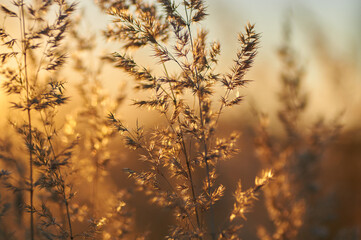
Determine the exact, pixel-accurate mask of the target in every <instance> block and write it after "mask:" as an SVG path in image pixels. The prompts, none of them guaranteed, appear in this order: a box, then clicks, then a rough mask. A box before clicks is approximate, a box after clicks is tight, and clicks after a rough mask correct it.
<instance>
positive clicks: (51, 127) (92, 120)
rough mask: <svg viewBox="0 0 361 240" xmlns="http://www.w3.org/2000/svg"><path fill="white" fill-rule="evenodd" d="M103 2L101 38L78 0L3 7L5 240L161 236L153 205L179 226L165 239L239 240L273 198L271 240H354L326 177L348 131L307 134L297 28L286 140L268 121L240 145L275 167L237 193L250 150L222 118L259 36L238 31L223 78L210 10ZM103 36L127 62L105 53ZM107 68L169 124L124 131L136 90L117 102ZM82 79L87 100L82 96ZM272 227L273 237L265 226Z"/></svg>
mask: <svg viewBox="0 0 361 240" xmlns="http://www.w3.org/2000/svg"><path fill="white" fill-rule="evenodd" d="M97 4H98V7H99V9H100V10H102V11H103V12H104V13H105V14H107V15H108V17H109V18H111V19H112V22H111V23H110V24H109V26H108V28H107V29H106V30H104V32H103V36H102V38H101V37H100V34H101V33H90V32H86V33H85V34H84V33H82V31H80V30H79V29H80V28H81V26H82V25H83V24H84V22H83V16H82V15H81V14H80V15H79V16H77V17H75V16H74V14H75V13H74V12H75V10H76V8H77V4H75V3H69V2H68V1H65V0H54V1H50V0H49V1H40V0H33V1H23V0H16V1H13V2H11V3H10V2H9V3H7V4H6V6H5V5H4V6H1V11H2V13H1V14H2V15H0V16H1V21H2V22H1V25H2V26H1V28H0V41H1V44H2V45H3V47H2V48H1V53H0V62H1V66H0V73H1V84H2V87H3V91H4V92H6V93H7V94H8V99H9V101H10V102H11V103H12V108H11V109H9V111H10V113H11V118H10V119H9V123H8V125H7V126H8V129H7V131H3V132H1V134H0V181H1V184H2V185H1V187H0V189H1V192H0V239H30V240H34V239H104V240H109V239H137V240H143V239H159V235H156V234H155V233H154V232H156V230H155V229H152V226H153V225H151V224H149V225H147V226H144V225H145V224H143V225H142V226H140V225H141V222H145V221H147V219H146V220H142V221H140V220H139V218H140V216H143V215H142V214H144V212H147V211H144V209H153V210H154V209H155V210H154V211H155V212H161V214H164V215H167V217H168V218H167V220H169V221H167V224H166V225H164V226H162V228H163V229H162V232H163V233H165V232H166V234H163V235H162V238H165V239H204V240H206V239H211V240H215V239H219V240H226V239H241V236H242V228H243V227H247V224H248V223H249V222H248V219H247V218H246V217H247V216H248V215H249V214H250V212H251V211H252V208H253V207H254V205H255V201H256V200H258V197H259V196H261V197H260V199H261V201H263V200H264V202H265V206H266V208H265V209H263V210H261V211H263V213H262V214H261V217H262V219H257V226H253V229H255V228H258V236H259V239H262V240H270V239H274V240H286V239H331V236H332V237H334V236H341V238H342V236H346V235H347V234H345V233H344V231H346V230H345V229H347V228H346V227H348V226H341V227H338V228H337V230H332V227H333V226H334V225H332V224H333V223H332V219H331V217H332V216H336V215H333V214H334V212H335V211H334V209H332V210H330V209H326V208H329V206H330V205H326V204H331V202H333V201H336V200H335V198H334V196H332V193H333V189H330V188H326V187H325V186H324V185H323V184H324V182H323V181H322V179H321V175H322V171H321V167H322V166H323V165H322V164H323V161H324V160H323V159H324V153H325V152H327V150H328V149H329V148H330V146H332V144H333V143H334V141H335V140H336V139H337V137H338V136H339V135H340V134H341V131H340V124H339V122H338V121H335V123H332V124H326V123H325V121H324V120H323V119H322V118H320V120H318V121H317V122H315V123H313V124H310V125H307V124H305V123H308V121H305V120H304V119H303V116H304V114H305V111H306V109H307V106H308V105H309V101H310V100H309V95H308V94H307V91H306V90H305V88H304V86H303V83H304V73H305V68H302V67H300V65H301V64H300V62H299V61H298V56H297V55H296V54H295V51H294V50H293V47H292V44H291V43H292V41H291V27H290V25H286V27H285V34H284V43H283V44H282V46H281V48H280V49H279V56H280V59H281V62H282V63H283V66H282V69H281V77H280V80H281V90H279V94H278V96H279V100H280V104H281V107H280V109H279V111H278V113H277V114H278V117H279V118H278V119H279V122H280V123H281V125H282V127H283V130H284V134H283V135H282V136H279V135H277V134H276V135H273V134H271V133H270V132H269V126H272V124H271V123H269V119H268V117H267V114H258V116H257V117H259V124H258V126H257V127H256V128H257V131H255V132H256V137H255V139H254V138H252V137H251V135H247V134H246V135H245V136H242V137H243V140H244V141H249V142H253V141H255V142H256V144H255V145H256V146H255V151H256V152H257V153H258V157H259V159H260V160H261V163H262V168H263V169H266V170H262V169H259V172H260V176H259V177H257V176H252V182H254V184H253V185H252V186H247V185H248V184H247V181H246V183H245V184H244V181H242V184H241V179H242V180H243V179H244V177H243V176H242V175H241V173H237V179H236V180H235V181H233V182H232V184H229V183H227V182H223V181H222V180H223V179H225V178H224V176H222V174H223V173H224V171H222V168H223V166H225V165H226V164H228V163H227V162H226V161H227V160H231V159H233V160H234V159H237V163H238V161H243V159H239V160H238V158H239V155H238V153H239V152H240V149H241V148H242V147H243V145H242V144H241V141H239V138H240V135H241V134H240V133H239V132H238V131H237V129H223V128H221V127H220V122H221V121H222V120H224V113H225V112H226V111H231V109H232V110H237V109H238V108H237V106H238V105H240V104H242V102H243V101H244V99H245V98H244V97H243V96H242V95H241V93H242V92H243V91H245V90H244V88H245V86H246V85H247V84H248V83H250V80H248V79H247V78H246V74H247V73H248V71H249V70H250V69H251V68H252V66H253V64H254V61H255V59H256V56H257V53H258V49H259V45H260V34H259V33H258V32H257V31H256V27H255V25H253V24H250V23H248V24H247V25H246V26H245V28H244V30H243V31H242V32H240V33H239V34H238V51H237V52H236V53H235V56H233V65H232V66H231V67H230V68H229V70H228V71H226V72H220V71H219V70H218V69H219V68H218V66H219V61H218V58H219V57H220V55H221V44H220V43H219V42H217V41H209V40H208V39H207V36H208V31H207V29H205V28H204V25H205V24H204V19H206V18H207V17H208V13H207V7H206V3H205V1H202V0H179V1H172V0H158V1H141V0H134V1H118V0H99V1H97ZM14 23H16V25H15V26H17V27H16V29H14V28H10V26H13V24H14ZM104 37H105V38H106V40H108V41H109V42H112V44H113V45H115V46H117V47H118V49H120V50H119V52H114V53H112V54H105V55H103V56H101V57H98V56H97V55H99V49H101V50H103V49H102V48H103V47H104V45H105V44H104ZM144 49H145V51H144V52H151V57H152V61H153V62H152V63H151V66H152V69H150V68H148V67H143V66H142V65H141V64H140V62H142V59H140V57H139V55H137V54H135V56H138V57H132V56H131V53H135V52H138V51H143V50H144ZM109 67H112V68H113V67H114V68H116V69H120V70H121V71H123V72H125V73H127V74H128V77H127V78H126V81H129V80H134V85H135V90H136V91H137V93H138V96H141V99H140V100H134V101H133V107H134V108H139V109H141V111H143V110H147V111H151V112H153V113H154V116H155V115H157V117H158V118H157V119H159V121H158V122H157V123H156V124H154V125H152V126H150V127H143V125H142V124H143V123H144V122H146V120H145V119H142V118H140V119H139V120H138V121H137V122H136V123H135V127H134V128H132V127H128V125H132V124H133V123H126V122H125V121H123V120H121V119H123V118H124V116H126V114H128V113H127V112H124V111H123V110H122V109H123V108H122V106H123V105H124V103H125V102H126V101H124V100H126V99H130V98H132V95H131V94H130V93H129V94H128V92H131V91H129V89H127V88H121V90H120V91H119V92H118V93H117V95H116V96H112V94H110V93H108V91H107V90H109V89H107V88H106V84H105V79H103V77H104V73H105V72H106V71H108V70H109ZM70 68H71V70H69V69H70ZM64 69H65V70H64ZM68 70H69V71H68ZM68 72H71V76H70V77H68V76H69V74H68ZM73 79H75V82H76V83H77V84H76V90H77V91H76V92H75V94H74V96H71V98H70V96H68V95H67V93H68V92H69V91H67V90H70V89H71V86H72V85H71V84H72V83H74V82H73V81H74V80H73ZM69 83H70V84H69ZM74 85H75V84H73V86H74ZM115 85H116V84H113V85H112V86H111V87H112V88H113V87H114V86H115ZM119 85H121V84H119ZM130 85H131V84H130ZM110 90H112V89H110ZM70 101H72V102H76V103H75V104H73V105H72V106H75V105H76V106H75V107H74V109H72V111H71V112H67V114H66V116H65V117H64V116H63V115H62V114H61V109H62V107H63V106H64V105H65V104H66V103H67V102H70ZM118 116H119V117H118ZM233 121H239V119H234V120H233ZM237 124H238V125H239V126H241V127H239V128H250V129H251V128H252V127H253V128H254V127H255V126H254V125H257V123H256V124H255V122H252V123H248V122H241V121H240V122H239V123H237ZM228 133H229V134H228ZM127 148H128V149H127ZM129 149H130V150H129ZM242 150H243V151H246V152H251V153H250V154H254V153H253V149H242ZM136 160H138V162H139V164H138V163H134V162H136ZM120 169H123V171H120ZM123 175H124V176H125V177H122V176H123ZM126 177H129V178H130V179H131V180H127V179H126ZM253 179H254V180H253ZM244 185H245V186H246V187H247V188H245V187H244ZM226 186H227V188H226ZM261 190H264V193H263V194H262V193H261ZM144 196H145V197H144ZM140 205H142V207H140V208H137V207H135V206H140ZM143 205H144V206H143ZM151 205H154V206H155V207H152V206H151ZM323 205H324V206H326V207H324V208H322V206H323ZM153 210H152V211H153ZM140 211H143V212H140ZM220 211H222V214H219V212H220ZM161 214H160V215H161ZM335 214H336V213H335ZM267 215H268V216H267ZM158 219H160V221H161V217H159V218H158V216H151V219H150V220H149V222H150V221H157V220H158ZM265 219H269V220H270V226H268V225H264V226H259V225H262V224H261V223H264V222H265ZM330 219H331V220H330ZM340 229H341V230H340ZM339 230H340V231H339ZM254 232H255V233H254V235H252V236H255V235H256V231H254ZM347 233H348V232H347ZM155 236H156V237H155ZM357 236H358V235H357V233H356V234H355V235H354V236H352V237H354V238H353V239H357ZM336 239H337V238H336ZM351 239H352V238H351Z"/></svg>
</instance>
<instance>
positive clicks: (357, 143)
mask: <svg viewBox="0 0 361 240" xmlns="http://www.w3.org/2000/svg"><path fill="white" fill-rule="evenodd" d="M7 2H8V1H4V0H2V1H0V3H1V4H7ZM206 5H207V6H208V13H209V16H208V17H207V19H206V20H205V21H204V22H203V23H202V25H200V26H199V27H205V28H206V29H207V30H208V31H209V35H208V41H209V42H210V41H211V40H219V41H220V43H221V57H220V64H219V67H218V70H220V71H224V72H225V71H227V70H228V69H229V68H230V66H231V65H232V61H233V58H234V55H235V52H236V49H237V33H238V32H240V31H242V30H243V29H244V26H245V25H246V24H247V22H250V23H252V24H255V25H256V31H257V32H259V33H261V36H262V37H261V48H260V49H259V51H258V56H257V58H256V61H255V64H254V67H253V68H252V69H251V71H250V72H249V73H248V74H247V76H246V78H247V79H250V80H252V82H250V83H249V84H248V85H247V87H246V88H244V89H243V91H242V92H241V95H244V96H245V100H244V101H243V102H242V104H241V105H240V106H238V107H236V108H234V109H232V111H225V113H224V115H223V117H222V118H221V119H220V126H219V127H220V129H222V131H220V132H221V135H227V134H229V133H231V132H232V131H233V130H236V131H238V132H240V133H241V134H242V135H241V139H240V141H239V146H240V149H241V152H240V153H239V154H238V155H237V156H236V157H234V158H233V159H232V160H231V161H228V162H222V166H221V167H220V173H219V181H220V182H223V183H224V184H225V186H226V188H227V189H228V191H229V192H227V194H226V197H225V198H224V199H223V200H222V201H221V202H220V203H219V204H218V205H217V206H216V212H217V214H218V216H220V218H219V219H224V218H225V217H226V213H227V212H229V211H230V210H231V208H232V204H233V203H232V201H233V198H232V192H233V191H234V188H235V186H234V183H235V182H236V181H237V180H238V179H241V180H242V183H243V184H244V186H245V188H247V187H250V186H252V185H253V183H254V177H255V176H256V175H257V174H259V173H260V171H261V170H262V169H263V168H265V165H264V162H262V160H261V158H260V157H259V156H258V155H257V144H256V139H257V138H258V137H259V135H258V134H259V132H258V128H259V121H258V114H257V113H264V114H266V115H268V121H269V125H268V131H269V134H270V135H272V136H274V138H273V140H274V141H275V144H276V145H277V143H278V142H279V143H280V144H279V145H282V143H283V142H285V141H287V136H286V133H285V131H284V128H283V125H282V122H281V121H280V120H279V111H280V109H282V106H283V103H282V101H280V98H279V93H280V92H281V91H282V81H281V73H282V68H283V65H282V61H281V58H280V56H279V49H280V48H282V46H284V44H285V40H284V31H285V28H286V27H285V26H287V28H289V29H290V37H289V45H290V46H291V48H292V49H293V51H294V58H295V61H296V62H297V64H298V65H299V66H300V67H301V68H302V69H303V77H302V83H301V86H300V88H301V89H302V92H304V93H305V94H306V95H307V99H308V101H307V102H308V104H307V107H306V108H305V110H304V112H303V113H302V118H301V120H300V121H301V126H302V128H301V130H300V131H301V132H308V131H312V126H313V125H314V123H316V122H317V121H319V120H320V119H322V121H323V122H324V124H325V125H332V124H334V123H335V122H337V124H339V125H341V126H342V128H341V130H340V132H339V133H338V135H337V137H335V138H334V139H333V140H332V141H330V143H328V144H327V146H326V147H325V149H324V151H323V152H322V154H321V156H320V157H319V160H318V162H317V169H318V170H317V176H316V177H315V181H316V182H317V184H319V187H320V188H321V189H323V190H324V191H322V194H321V195H322V196H321V197H320V199H322V203H323V205H324V207H325V208H326V209H325V210H324V212H323V213H322V214H323V216H325V215H327V216H328V217H327V219H326V220H323V222H322V224H320V227H319V228H317V229H313V230H312V231H314V234H313V238H314V239H340V240H341V239H342V240H347V239H361V233H360V231H361V204H360V203H361V107H360V106H361V45H360V41H361V15H360V13H361V2H360V1H359V0H345V1H338V0H327V1H326V0H318V1H311V0H294V1H287V0H273V1H268V0H257V1H245V0H223V1H218V0H209V1H207V2H206ZM78 8H79V14H80V12H82V13H81V14H82V16H83V17H82V20H81V22H80V24H79V26H78V28H77V30H76V31H78V32H79V34H81V35H83V36H90V35H93V34H94V39H95V48H94V50H93V51H92V52H91V53H90V55H86V56H88V57H85V58H82V61H83V64H84V65H88V66H91V68H93V69H96V68H97V67H98V66H99V62H100V61H99V58H100V57H101V56H104V55H105V54H107V53H112V52H114V51H120V50H121V48H120V45H119V44H117V43H114V42H113V43H110V42H107V41H106V39H105V37H104V36H102V34H101V32H102V31H103V30H104V29H106V27H107V25H108V24H109V23H110V21H111V18H109V17H108V16H106V15H105V14H104V13H102V12H101V10H100V9H99V8H98V7H97V6H96V4H95V3H94V2H93V1H91V0H81V1H79V6H78ZM72 44H73V43H72V42H70V43H69V45H70V49H71V47H72ZM77 54H78V53H77V52H76V51H74V52H71V53H70V54H69V58H71V59H72V56H73V55H77ZM79 54H81V53H79ZM131 54H132V55H133V56H134V58H135V59H137V60H139V62H141V63H142V64H143V65H146V66H147V65H148V66H150V67H155V68H156V66H153V65H152V62H153V61H152V57H151V56H150V53H149V52H148V51H147V50H144V51H139V52H131ZM79 56H80V55H79ZM71 61H73V60H71ZM65 69H66V70H65V71H64V76H63V77H64V78H65V79H66V81H67V84H68V88H67V94H68V96H70V101H69V103H68V104H67V105H66V106H65V107H62V109H60V110H59V116H61V117H60V118H59V119H58V121H59V123H60V125H62V126H63V127H66V126H68V125H69V124H70V125H71V121H72V119H73V118H76V117H75V116H77V114H79V111H81V107H80V105H82V104H84V102H83V101H84V99H83V98H82V97H81V95H80V94H79V93H78V90H77V89H78V88H79V87H78V85H79V84H81V83H82V82H83V80H84V79H83V76H82V75H81V74H79V73H77V72H75V71H74V70H73V68H72V63H69V64H68V65H66V66H65ZM96 78H97V79H98V80H99V81H100V82H101V85H102V90H101V93H100V94H104V96H107V98H109V99H116V98H117V97H118V96H119V93H121V94H124V95H126V98H125V100H124V102H123V103H122V105H121V106H120V108H119V109H118V111H117V113H118V114H117V115H118V117H119V118H121V119H122V120H123V121H124V122H126V123H127V124H128V125H129V126H135V122H136V121H137V119H140V121H141V124H142V125H144V126H145V129H147V127H148V128H150V127H154V126H155V125H157V124H161V123H159V119H158V117H157V116H156V115H154V113H153V112H151V111H149V112H146V111H144V110H143V109H136V108H135V107H134V106H131V103H132V99H135V98H138V97H140V96H141V95H140V93H139V92H136V91H134V90H133V88H132V87H133V85H134V83H133V82H132V81H133V80H132V79H131V78H130V77H129V76H127V75H126V74H124V73H122V72H121V71H119V70H115V69H114V68H112V67H111V66H108V65H106V66H104V68H103V70H102V72H101V73H100V74H99V76H97V77H96ZM94 94H95V95H96V94H99V93H98V92H97V91H94ZM89 99H90V100H89ZM89 99H88V100H89V101H91V99H92V98H91V97H90V98H89ZM9 106H10V105H9V99H8V98H7V97H6V95H5V93H4V92H0V116H1V120H0V126H1V129H2V130H1V131H2V133H3V134H2V135H3V136H6V135H9V134H11V133H10V131H9V130H7V119H8V118H11V116H12V112H11V111H9V110H8V108H9ZM109 108H111V107H109ZM107 112H108V111H107V109H106V108H105V109H104V114H105V115H104V117H105V116H106V114H107ZM79 126H80V127H81V125H79ZM83 128H85V130H86V127H84V126H83ZM79 131H80V132H81V131H84V129H83V130H79ZM115 139H116V141H112V142H111V143H110V144H109V146H108V148H109V151H110V153H109V154H110V156H111V158H113V159H112V163H111V164H110V165H107V166H105V170H106V172H107V174H106V175H104V180H103V181H104V182H107V183H109V182H111V184H110V186H109V187H108V188H106V187H105V188H104V189H102V190H99V192H101V191H104V194H103V196H104V197H103V198H104V199H106V198H107V196H108V195H109V194H111V193H112V192H117V191H120V189H127V188H132V186H133V185H132V184H133V182H132V180H130V179H128V177H127V176H126V174H125V173H123V172H122V169H123V168H125V167H126V168H135V169H137V168H142V166H141V163H140V162H139V161H137V158H138V156H137V153H135V152H133V151H131V150H128V149H126V148H125V147H123V144H122V140H121V139H120V138H115ZM277 141H278V142H277ZM85 145H86V144H85ZM305 177H308V176H307V175H305ZM301 179H302V176H301ZM90 181H92V179H90ZM75 186H77V187H78V188H79V190H78V192H79V193H78V194H79V196H78V199H86V196H87V194H91V193H90V192H88V193H87V188H86V186H87V181H86V180H84V181H80V180H79V182H78V183H77V182H75ZM88 190H89V189H88ZM89 191H90V190H89ZM99 195H102V194H100V193H99ZM145 199H146V198H145V197H144V194H143V193H139V192H137V191H135V192H133V193H132V197H131V199H130V200H129V204H130V206H131V207H132V208H133V209H135V226H136V228H137V229H138V231H139V232H147V231H150V232H151V233H150V238H151V239H161V238H162V237H163V236H165V235H166V234H167V231H168V229H167V228H166V227H164V226H165V225H167V223H168V222H169V221H170V220H171V217H170V214H169V212H168V211H167V210H166V209H159V208H157V207H152V206H151V205H150V204H146V201H145ZM325 199H327V200H325ZM84 201H85V202H86V200H84ZM101 202H102V200H99V203H101ZM100 205H101V204H100ZM313 206H316V205H315V204H314V205H313ZM100 208H101V207H100ZM155 215H157V216H159V218H157V219H159V220H157V221H154V216H155ZM247 218H248V221H246V222H245V223H244V227H243V229H242V231H241V234H242V235H241V237H243V239H257V229H258V228H259V226H260V225H263V226H265V227H266V228H267V229H273V228H274V226H273V225H272V222H271V221H270V220H269V217H268V213H267V209H266V206H265V201H264V196H263V195H261V196H260V199H259V200H258V201H257V203H256V205H255V207H254V209H253V211H252V212H251V213H249V214H248V215H247ZM218 224H221V220H220V222H219V223H218ZM301 231H302V228H301ZM312 231H311V232H312ZM316 236H318V237H316ZM313 238H303V239H313Z"/></svg>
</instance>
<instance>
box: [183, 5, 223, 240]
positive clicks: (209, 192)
mask: <svg viewBox="0 0 361 240" xmlns="http://www.w3.org/2000/svg"><path fill="white" fill-rule="evenodd" d="M184 8H185V14H186V18H187V23H186V25H187V29H188V33H189V39H190V42H191V48H192V54H193V55H194V44H193V37H192V31H191V27H190V20H189V16H188V11H187V8H186V5H184ZM191 11H192V9H191ZM194 70H195V75H196V84H197V87H198V88H199V86H200V82H199V77H198V69H197V66H196V65H195V66H194ZM198 104H199V116H200V120H201V126H202V142H203V147H204V163H205V165H206V174H207V184H208V195H209V199H210V213H211V222H210V225H211V226H210V228H211V237H212V239H213V240H215V239H216V233H215V223H214V222H215V221H214V218H215V216H214V209H213V201H212V198H211V180H210V167H209V163H208V148H207V142H206V139H205V133H204V122H203V111H202V98H201V96H200V94H199V92H198Z"/></svg>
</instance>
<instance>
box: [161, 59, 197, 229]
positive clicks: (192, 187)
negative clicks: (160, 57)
mask: <svg viewBox="0 0 361 240" xmlns="http://www.w3.org/2000/svg"><path fill="white" fill-rule="evenodd" d="M162 65H163V68H164V71H165V74H166V76H167V78H168V79H169V74H168V70H167V68H166V66H165V64H164V62H162ZM169 88H170V91H171V93H172V96H173V104H174V108H176V107H177V98H176V96H175V94H174V91H173V86H172V83H171V82H169ZM164 115H165V117H166V119H167V120H168V123H169V125H170V126H171V128H172V130H173V132H174V133H175V134H177V132H176V131H175V129H174V128H173V124H172V123H171V121H170V120H169V119H168V116H167V114H164ZM177 121H178V124H179V127H180V138H181V144H182V152H183V154H184V157H185V160H186V165H187V171H188V175H189V182H190V185H191V191H192V200H193V202H194V204H195V207H194V212H195V215H196V220H197V226H198V228H199V229H200V228H201V225H200V221H199V214H198V208H197V205H196V199H197V198H196V194H195V190H194V181H193V177H192V169H191V165H190V160H189V157H188V153H187V148H186V145H185V141H184V135H183V131H182V125H181V120H180V118H179V116H178V118H177ZM177 135H178V134H177Z"/></svg>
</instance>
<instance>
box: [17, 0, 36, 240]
mask: <svg viewBox="0 0 361 240" xmlns="http://www.w3.org/2000/svg"><path fill="white" fill-rule="evenodd" d="M20 11H21V17H20V25H21V27H20V28H21V41H22V52H23V57H24V72H25V84H26V102H27V115H28V124H29V135H28V141H29V142H28V145H29V146H28V148H29V176H30V239H31V240H34V180H33V138H32V135H33V134H32V127H31V110H30V87H29V85H30V83H29V78H28V66H27V44H28V43H27V38H26V28H25V11H24V0H22V1H21V3H20Z"/></svg>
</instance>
